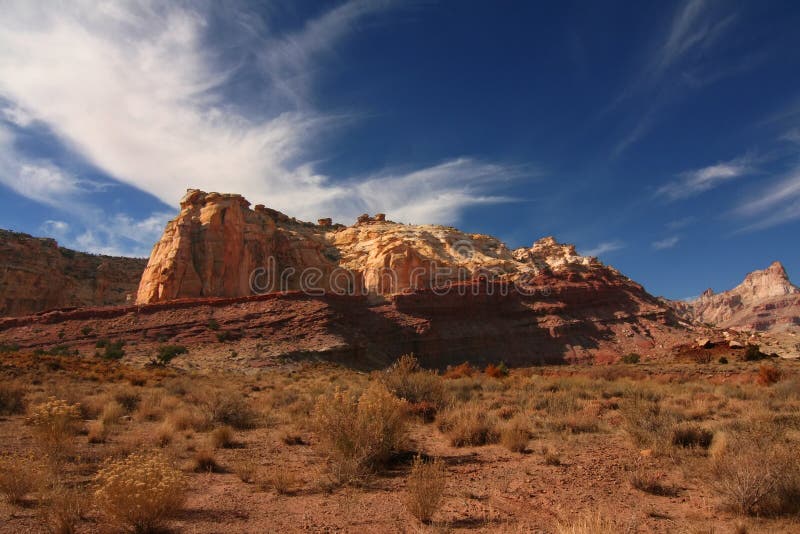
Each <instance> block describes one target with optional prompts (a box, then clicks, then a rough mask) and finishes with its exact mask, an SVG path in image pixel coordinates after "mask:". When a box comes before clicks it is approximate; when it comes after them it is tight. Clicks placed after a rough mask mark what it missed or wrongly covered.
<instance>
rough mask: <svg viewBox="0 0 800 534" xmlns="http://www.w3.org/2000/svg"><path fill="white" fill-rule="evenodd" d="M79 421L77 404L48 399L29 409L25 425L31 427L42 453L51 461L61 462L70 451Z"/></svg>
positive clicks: (52, 398) (53, 398)
mask: <svg viewBox="0 0 800 534" xmlns="http://www.w3.org/2000/svg"><path fill="white" fill-rule="evenodd" d="M79 421H80V409H79V406H78V405H77V404H70V403H68V402H66V401H63V400H59V399H56V398H55V397H50V398H49V399H48V400H47V401H46V402H43V403H41V404H37V405H36V406H34V407H33V408H32V409H31V413H30V416H29V417H28V419H27V424H29V425H30V426H31V427H33V432H34V435H35V437H36V440H37V442H38V444H39V446H40V447H41V449H42V451H43V452H44V453H45V454H47V455H48V456H49V457H50V459H51V460H63V459H64V458H65V456H67V455H68V454H69V453H70V452H71V451H72V448H73V443H72V437H73V436H74V435H75V434H76V433H77V431H78V423H79Z"/></svg>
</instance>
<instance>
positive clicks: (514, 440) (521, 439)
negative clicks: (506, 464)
mask: <svg viewBox="0 0 800 534" xmlns="http://www.w3.org/2000/svg"><path fill="white" fill-rule="evenodd" d="M530 439H531V433H530V425H529V423H528V420H527V418H526V417H524V416H520V415H518V416H516V417H514V418H513V419H511V420H510V421H509V422H508V423H506V424H505V425H503V426H502V428H501V430H500V443H501V444H502V445H503V446H504V447H505V448H506V449H508V450H510V451H511V452H525V450H526V449H527V448H528V442H529V441H530Z"/></svg>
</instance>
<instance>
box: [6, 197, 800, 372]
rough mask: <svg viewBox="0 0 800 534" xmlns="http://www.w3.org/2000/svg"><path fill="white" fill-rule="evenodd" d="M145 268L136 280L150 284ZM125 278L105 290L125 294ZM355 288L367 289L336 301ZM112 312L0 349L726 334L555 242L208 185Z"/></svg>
mask: <svg viewBox="0 0 800 534" xmlns="http://www.w3.org/2000/svg"><path fill="white" fill-rule="evenodd" d="M53 246H55V244H54V243H53ZM54 250H55V249H54ZM271 261H273V262H274V264H273V268H274V270H275V272H293V273H294V275H293V276H290V277H288V278H287V281H288V282H287V285H286V287H285V289H287V290H288V291H276V292H268V293H266V294H258V295H254V294H253V292H252V290H251V275H252V273H253V272H254V270H256V269H258V268H261V267H265V266H269V265H270V262H271ZM309 268H313V270H314V271H315V272H316V273H317V274H318V275H319V276H318V278H317V279H316V283H315V284H312V285H313V286H314V287H316V288H320V287H321V288H322V289H326V290H327V291H325V292H323V293H322V294H316V293H315V294H308V293H307V292H301V291H296V289H298V288H299V287H300V279H299V273H301V272H303V271H304V270H307V269H309ZM139 269H141V266H140V267H139ZM437 269H438V270H439V272H440V273H441V271H442V269H449V272H450V274H449V275H448V276H449V278H450V280H451V281H452V282H453V285H452V289H451V290H450V291H446V292H444V294H443V292H442V291H440V289H441V285H440V284H441V283H442V282H443V279H442V277H441V276H434V271H435V270H437ZM133 271H134V269H132V270H131V276H130V278H129V279H128V282H133V281H134V280H138V279H139V275H138V274H136V275H134V273H133ZM139 272H141V271H139ZM387 272H390V273H393V274H392V275H391V276H386V273H387ZM336 273H346V278H344V280H347V283H345V284H342V283H341V282H342V280H343V278H342V277H338V278H337V277H336V276H332V275H335V274H336ZM420 273H422V275H421V276H420ZM334 279H335V280H338V281H339V283H337V285H336V287H330V286H331V282H330V281H331V280H334ZM113 280H114V281H115V283H116V278H114V279H113ZM115 283H112V284H106V289H105V291H106V292H108V290H109V289H108V288H113V290H114V294H115V295H116V294H117V293H121V292H123V291H124V290H123V289H120V288H118V286H117V285H115ZM89 285H90V286H91V284H89ZM101 285H102V284H101ZM756 285H758V284H756ZM344 286H347V288H348V289H353V288H355V289H357V290H358V291H355V292H354V294H346V295H341V294H338V291H340V290H341V289H342V288H343V287H344ZM92 287H94V286H92ZM272 289H280V288H274V287H273V288H272ZM331 290H333V291H331ZM32 294H33V293H32ZM790 296H791V295H790ZM104 298H105V297H104ZM88 300H91V299H88ZM118 302H119V301H117V302H115V303H118ZM106 303H107V302H105V301H102V302H99V301H93V302H90V303H89V307H84V308H79V309H70V310H56V311H50V312H46V313H39V314H36V315H28V316H24V317H9V318H6V319H0V342H2V343H13V344H17V345H19V346H20V347H23V348H47V347H50V346H53V345H56V344H59V343H60V344H68V345H69V346H70V348H71V349H74V350H78V351H83V350H86V351H89V353H92V354H93V353H94V351H95V343H96V341H97V339H99V338H106V339H117V340H121V341H125V342H126V343H128V344H127V345H126V358H130V359H131V360H132V361H137V359H138V361H141V362H142V363H144V362H146V361H147V360H148V359H149V358H150V357H152V353H153V350H154V348H155V347H157V346H158V345H160V344H163V343H165V342H169V343H176V344H183V345H186V346H187V347H189V348H190V353H191V355H192V357H191V358H190V359H187V360H186V362H187V363H186V365H190V366H197V365H202V366H205V367H209V368H211V367H214V366H220V367H225V368H230V367H236V366H240V367H244V368H246V369H250V368H258V367H263V366H269V365H274V364H275V362H276V361H278V360H279V359H280V358H285V357H302V358H313V359H317V358H322V359H329V360H335V361H339V362H346V363H349V364H351V365H356V366H364V367H370V366H376V365H385V364H386V363H388V362H390V361H392V360H393V359H394V358H397V357H398V356H399V355H401V354H404V353H408V352H414V353H415V354H416V355H417V356H418V357H419V358H420V360H421V361H422V363H423V364H426V365H430V366H438V367H442V366H445V365H448V364H452V363H460V362H462V361H474V362H498V361H501V360H503V361H506V362H507V363H509V364H512V365H526V364H527V365H530V364H531V363H563V362H587V361H592V362H612V361H616V360H617V359H619V358H620V357H621V356H622V355H624V354H628V353H631V352H636V353H639V354H641V355H642V356H643V358H644V359H645V360H647V359H660V358H671V357H674V356H675V355H676V354H678V353H680V354H683V355H684V356H686V355H687V354H688V355H689V356H691V354H690V353H691V351H696V350H700V349H697V347H695V346H694V340H695V339H696V338H698V337H701V336H702V337H707V338H711V339H713V340H715V341H722V340H724V339H725V338H724V337H723V334H724V333H725V332H722V331H720V330H717V329H715V328H710V327H707V326H704V325H702V324H699V323H697V322H695V321H694V319H693V317H694V316H693V315H692V313H693V312H692V313H690V312H689V311H687V310H689V304H686V303H677V304H676V303H672V302H669V301H666V300H663V299H658V298H656V297H653V296H652V295H650V294H649V293H647V292H646V291H645V290H644V288H643V287H642V286H641V285H639V284H637V283H636V282H634V281H632V280H630V279H629V278H628V277H626V276H624V275H623V274H621V273H620V272H619V271H617V270H616V269H614V268H613V267H610V266H607V265H604V264H603V263H602V262H600V261H599V260H597V259H596V258H592V257H585V256H581V255H579V254H578V253H577V252H576V250H575V247H574V246H571V245H565V244H560V243H558V242H556V240H555V239H553V238H552V237H547V238H544V239H540V240H538V241H536V242H535V243H534V244H533V245H532V246H531V247H529V248H520V249H516V250H511V249H509V248H508V247H507V246H506V245H505V244H503V243H502V242H500V241H499V240H497V239H495V238H493V237H490V236H487V235H481V234H470V233H465V232H461V231H459V230H457V229H455V228H452V227H445V226H437V225H408V224H400V223H395V222H392V221H389V220H387V219H386V216H385V215H383V214H377V215H374V216H369V215H362V216H361V217H359V218H358V221H357V222H356V223H355V224H354V225H352V226H344V225H340V224H333V221H331V220H330V219H320V220H319V221H318V222H317V223H316V224H314V223H310V222H303V221H299V220H296V219H294V218H291V217H289V216H287V215H285V214H282V213H280V212H278V211H275V210H273V209H269V208H267V207H264V206H262V205H257V206H255V207H254V208H253V209H251V208H250V203H249V202H248V201H247V200H245V199H244V198H243V197H242V196H241V195H235V194H219V193H205V192H203V191H199V190H189V191H188V192H187V194H186V196H185V197H184V198H183V200H182V201H181V209H180V213H179V214H178V216H177V217H176V218H175V219H173V220H172V221H170V222H169V223H168V224H167V226H166V228H165V230H164V233H163V235H162V237H161V239H160V240H159V241H158V242H157V243H156V244H155V246H154V248H153V251H152V254H151V257H150V259H149V261H148V263H147V266H146V267H145V268H144V273H143V274H142V275H141V281H140V282H139V285H138V291H137V293H136V304H135V305H133V304H129V305H122V306H116V307H97V305H99V304H106ZM40 304H41V303H40ZM48 305H51V304H50V303H48ZM60 305H62V303H61V302H60V301H53V303H52V306H53V307H58V306H60ZM79 305H80V304H79ZM16 306H17V308H16V309H20V306H19V305H16ZM39 309H41V308H39ZM7 314H8V313H7ZM211 324H215V328H211V327H210V326H209V325H211ZM87 327H88V328H87ZM220 333H223V334H224V335H223V336H220ZM728 334H729V336H728V337H730V335H731V334H730V333H728ZM733 335H734V337H735V335H736V334H733ZM748 335H749V334H746V335H743V336H742V338H741V341H747V340H748V337H747V336H748ZM222 340H224V341H222ZM220 343H226V345H225V347H226V348H229V349H230V351H231V352H230V355H228V356H226V353H225V351H224V350H222V351H221V350H220V349H221V347H220ZM717 346H718V348H719V349H722V348H723V347H721V344H717ZM724 349H725V350H728V347H727V345H725V346H724ZM703 350H704V349H703ZM715 350H717V349H715ZM687 351H688V352H687Z"/></svg>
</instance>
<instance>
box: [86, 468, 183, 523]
mask: <svg viewBox="0 0 800 534" xmlns="http://www.w3.org/2000/svg"><path fill="white" fill-rule="evenodd" d="M95 483H96V486H97V488H96V490H95V492H94V501H95V504H96V505H97V507H98V508H99V509H100V510H101V511H102V512H103V514H104V515H105V517H106V518H107V519H108V520H109V521H110V522H111V523H112V524H114V525H115V526H118V527H122V528H125V529H132V530H134V531H135V532H155V531H157V530H158V529H160V528H163V526H164V522H165V521H166V520H167V519H169V518H170V517H171V516H173V515H175V514H176V513H177V512H178V511H179V510H180V508H181V506H182V505H183V502H184V501H185V499H186V484H185V480H184V477H183V474H182V473H181V472H180V471H178V470H177V469H175V468H174V467H172V466H171V465H170V464H169V463H168V462H167V461H166V460H165V459H164V458H163V457H162V456H160V455H147V454H143V453H134V454H131V455H130V456H128V457H127V458H124V459H121V460H115V461H110V462H107V463H106V464H105V465H104V466H103V467H102V468H101V469H100V471H98V473H97V475H96V476H95Z"/></svg>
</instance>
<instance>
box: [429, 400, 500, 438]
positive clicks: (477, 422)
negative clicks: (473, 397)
mask: <svg viewBox="0 0 800 534" xmlns="http://www.w3.org/2000/svg"><path fill="white" fill-rule="evenodd" d="M439 430H441V431H442V432H444V433H445V434H447V436H448V437H449V438H450V443H451V444H452V445H453V446H455V447H469V446H480V445H486V444H488V443H496V442H497V440H498V439H499V437H500V436H499V432H498V430H497V421H496V420H495V418H494V416H492V415H491V414H489V413H488V412H487V411H486V409H485V408H484V407H483V406H482V405H481V404H480V403H477V402H469V403H466V404H463V405H460V406H453V407H451V408H449V409H448V410H447V411H446V412H444V413H443V414H442V416H441V418H440V419H439Z"/></svg>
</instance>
